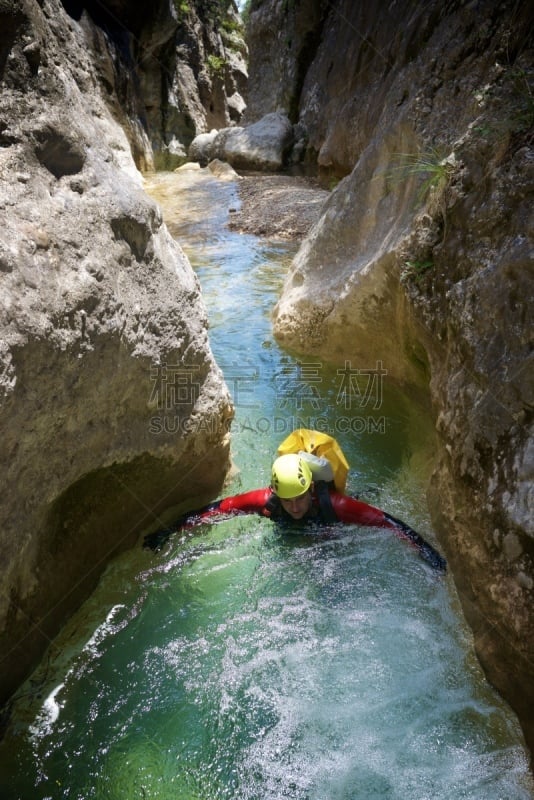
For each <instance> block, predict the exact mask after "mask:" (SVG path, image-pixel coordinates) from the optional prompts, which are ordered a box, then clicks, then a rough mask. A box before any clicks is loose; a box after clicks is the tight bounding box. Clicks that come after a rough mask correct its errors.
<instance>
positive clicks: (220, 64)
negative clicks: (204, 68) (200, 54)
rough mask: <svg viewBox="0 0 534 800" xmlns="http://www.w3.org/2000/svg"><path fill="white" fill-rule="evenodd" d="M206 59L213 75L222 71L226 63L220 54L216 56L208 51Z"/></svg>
mask: <svg viewBox="0 0 534 800" xmlns="http://www.w3.org/2000/svg"><path fill="white" fill-rule="evenodd" d="M206 60H207V62H208V67H209V69H210V71H211V72H212V73H213V74H214V75H219V74H220V73H222V72H223V70H224V67H225V65H226V60H225V59H224V58H223V57H222V56H216V55H214V54H213V53H210V54H209V56H208V58H207V59H206Z"/></svg>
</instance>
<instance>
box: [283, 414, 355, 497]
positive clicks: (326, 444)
mask: <svg viewBox="0 0 534 800" xmlns="http://www.w3.org/2000/svg"><path fill="white" fill-rule="evenodd" d="M299 452H300V453H310V455H312V456H317V457H318V458H326V459H327V460H328V461H329V463H330V466H331V467H332V472H333V481H334V485H335V487H336V490H337V491H338V492H341V493H343V492H344V491H345V486H346V483H347V474H348V471H349V464H348V461H347V459H346V458H345V456H344V454H343V450H342V449H341V447H340V446H339V444H338V443H337V441H336V440H335V439H334V438H333V437H332V436H329V435H328V434H327V433H321V431H312V430H309V429H308V428H298V429H297V430H295V431H293V433H290V434H289V436H288V437H287V439H284V441H283V442H282V444H281V445H279V447H278V455H279V456H284V455H286V454H287V453H299ZM310 466H311V468H312V472H313V471H314V469H313V464H310ZM314 477H315V476H314Z"/></svg>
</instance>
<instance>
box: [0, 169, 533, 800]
mask: <svg viewBox="0 0 534 800" xmlns="http://www.w3.org/2000/svg"><path fill="white" fill-rule="evenodd" d="M147 189H148V190H149V192H150V193H151V194H152V195H153V196H154V197H156V198H157V199H158V201H159V202H160V204H161V206H162V209H163V213H164V217H165V219H166V221H167V224H168V225H169V228H170V230H171V232H172V233H173V235H174V236H175V237H176V238H177V239H178V240H179V241H180V243H181V244H182V246H183V248H184V250H185V251H186V252H187V254H188V256H189V258H190V260H191V262H192V264H193V266H194V268H195V269H196V271H197V273H198V275H199V279H200V282H201V285H202V289H203V294H204V297H205V302H206V304H207V307H208V310H209V317H210V340H211V344H212V348H213V351H214V354H215V357H216V358H217V361H218V363H219V364H220V365H221V367H222V369H223V371H224V373H225V377H226V380H227V383H228V386H229V388H230V390H231V392H232V395H233V397H234V402H235V406H236V418H235V421H234V423H233V426H232V452H233V459H234V462H235V465H236V472H235V475H234V476H233V478H232V480H231V482H230V484H229V486H228V494H233V493H236V492H238V491H245V490H248V489H252V488H255V487H258V486H264V485H266V484H267V483H268V481H269V470H270V464H271V461H272V458H273V454H274V453H275V450H276V447H277V445H278V444H279V442H280V441H281V440H282V439H284V438H285V436H287V435H288V433H290V431H291V430H292V429H293V428H294V427H319V428H321V429H323V430H325V431H327V432H330V433H333V434H334V435H335V436H336V438H337V439H338V441H339V442H340V444H341V446H342V448H343V450H344V452H345V454H346V455H347V457H348V460H349V463H350V465H351V470H350V473H349V478H348V491H349V492H350V493H354V494H358V495H359V496H360V497H362V499H364V500H366V501H367V502H370V503H372V504H374V505H378V506H380V507H381V508H384V509H385V510H386V511H389V512H390V513H392V514H394V515H395V516H397V517H400V518H402V519H404V520H406V521H407V522H409V523H410V524H411V525H413V526H414V527H415V528H416V529H417V530H420V532H421V533H422V534H423V535H424V536H425V537H426V538H428V539H429V541H431V542H432V544H434V545H435V546H437V547H438V548H439V542H437V540H436V538H435V536H434V533H433V531H432V527H431V524H430V520H429V516H428V510H427V507H426V504H425V500H424V487H425V481H426V479H427V477H428V471H429V469H430V468H431V456H432V439H433V434H432V426H431V423H430V418H429V417H427V416H425V414H424V413H422V412H421V409H420V408H415V407H414V406H413V403H412V402H411V401H410V399H409V398H407V397H405V396H404V395H402V394H401V393H400V392H399V390H398V389H397V388H396V387H395V386H394V385H392V384H391V382H390V381H389V380H388V372H387V364H381V363H378V364H377V363H373V364H371V363H369V364H350V363H349V364H345V365H344V366H343V367H340V366H337V367H336V366H332V365H328V364H324V363H322V362H320V361H319V360H317V359H316V358H313V357H296V356H293V355H291V354H289V353H286V352H284V351H282V350H281V349H280V348H279V347H278V346H277V344H276V342H275V341H274V339H273V337H272V333H271V326H270V317H269V315H270V309H271V308H272V306H273V304H274V302H275V300H276V297H277V296H278V294H279V292H280V289H281V285H282V282H283V278H284V274H285V272H286V271H287V267H288V264H289V261H290V259H291V257H292V255H293V254H294V251H295V245H294V244H293V243H285V242H273V241H267V240H261V239H258V238H256V237H254V236H250V235H240V234H238V233H233V232H231V231H229V230H228V227H227V222H228V217H229V214H230V213H231V211H230V209H232V208H235V207H236V205H237V203H238V197H237V192H236V186H235V185H234V184H233V183H228V182H222V181H218V180H216V179H214V178H211V177H209V176H207V175H206V174H205V173H204V172H202V173H201V174H197V175H194V174H186V175H181V176H180V175H173V174H160V175H157V176H154V177H152V178H150V179H148V182H147ZM53 652H54V653H55V654H57V655H54V657H52V655H51V654H49V656H48V657H47V658H45V659H44V660H43V663H42V664H41V666H40V667H39V669H38V670H37V671H36V673H35V674H34V675H33V676H32V678H31V680H30V681H28V682H27V683H26V684H25V686H24V687H22V689H21V691H20V693H19V697H18V701H17V703H16V705H15V709H14V714H13V720H12V723H11V726H10V729H9V731H8V735H7V736H6V737H5V739H4V741H3V742H2V744H1V745H0V796H1V797H2V799H3V800H15V798H20V800H45V798H51V799H53V800H56V798H69V800H73V799H74V798H75V799H76V800H89V799H90V798H98V799H99V800H100V799H102V800H103V799H104V798H106V800H115V798H116V800H134V798H154V800H156V799H157V800H163V799H164V798H165V800H171V799H172V800H224V799H225V798H228V800H230V798H231V799H232V800H282V798H288V800H289V799H290V800H460V798H465V799H466V800H532V798H534V789H533V784H532V779H531V775H530V773H529V771H528V754H527V752H526V749H525V746H524V742H523V738H522V735H521V730H520V727H519V724H518V721H517V719H516V717H515V715H514V714H513V713H512V711H511V710H510V708H509V707H508V706H507V704H506V703H505V702H504V701H503V700H502V699H501V698H500V697H499V695H498V694H497V693H496V692H495V691H494V690H493V689H492V688H491V687H490V686H489V685H488V683H487V682H486V680H485V678H484V675H483V673H482V671H481V668H480V666H479V664H478V662H477V659H476V657H475V655H474V650H473V642H472V637H471V634H470V631H469V629H468V627H467V625H466V623H465V620H464V619H463V616H462V613H461V608H460V604H459V601H458V598H457V595H456V592H455V589H454V584H453V581H452V578H451V576H450V575H445V576H443V575H440V574H437V573H435V572H434V571H433V570H432V569H431V568H430V567H429V566H428V565H427V564H426V563H424V562H423V561H422V560H421V559H420V558H419V557H418V555H417V553H416V552H415V551H414V550H413V549H412V548H410V547H409V546H408V545H407V543H406V542H404V541H401V540H399V539H398V538H397V537H395V536H394V535H393V534H391V532H388V531H383V530H377V529H371V528H358V527H356V526H354V527H351V526H343V527H339V526H334V527H333V528H331V529H329V530H328V531H326V532H323V533H321V532H319V531H311V532H308V533H306V534H304V533H303V534H302V535H295V534H293V535H291V534H281V533H280V532H279V531H278V530H277V529H276V527H275V526H274V525H273V524H272V523H271V522H270V521H269V520H266V519H261V518H259V517H239V518H234V519H230V520H225V521H220V522H217V523H216V524H211V525H202V526H200V527H199V528H197V529H195V530H194V531H193V532H188V533H182V534H180V533H178V534H176V535H175V536H174V537H172V538H171V539H170V540H169V542H168V544H167V545H166V546H165V547H164V548H163V550H162V551H160V552H159V553H153V552H151V551H150V550H146V549H143V548H142V547H141V546H139V547H138V548H137V549H134V550H132V551H131V552H129V553H126V554H124V555H122V556H121V557H120V558H118V559H116V560H115V561H114V562H113V563H112V564H110V565H109V567H108V569H107V570H106V572H105V574H104V576H103V578H102V580H101V581H100V584H99V586H98V588H97V590H96V591H95V592H94V594H93V595H92V597H91V598H90V599H89V600H88V601H87V602H86V603H85V604H84V606H83V608H82V609H81V610H80V611H79V613H77V614H76V615H75V616H74V617H73V619H72V620H71V621H70V623H69V624H68V625H67V626H66V628H65V629H64V630H63V631H62V633H61V634H60V635H59V637H58V639H57V641H56V643H55V647H54V651H53Z"/></svg>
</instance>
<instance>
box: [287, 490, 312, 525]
mask: <svg viewBox="0 0 534 800" xmlns="http://www.w3.org/2000/svg"><path fill="white" fill-rule="evenodd" d="M280 502H281V503H282V508H283V509H284V511H287V513H288V514H289V515H290V516H291V517H293V519H302V517H304V516H305V514H307V512H308V511H309V510H310V507H311V504H312V496H311V492H309V491H308V492H305V494H301V495H300V496H299V497H291V498H290V499H289V500H282V498H280Z"/></svg>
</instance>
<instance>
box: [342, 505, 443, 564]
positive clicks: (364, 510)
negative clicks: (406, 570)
mask: <svg viewBox="0 0 534 800" xmlns="http://www.w3.org/2000/svg"><path fill="white" fill-rule="evenodd" d="M330 500H331V503H332V507H333V509H334V511H335V513H336V516H337V518H338V519H339V521H340V522H352V523H355V524H357V525H374V526H377V527H380V528H390V529H391V530H392V531H394V532H395V533H396V534H397V536H400V537H401V538H403V539H407V540H408V541H409V542H410V543H411V544H412V545H413V547H415V548H416V549H417V550H418V552H419V555H420V556H421V558H423V559H424V560H425V561H427V562H428V563H429V564H430V565H431V566H432V567H433V568H434V569H436V570H439V571H440V572H446V570H447V562H446V560H445V559H444V558H443V556H442V555H440V553H438V551H437V550H436V549H435V548H434V547H432V545H430V544H429V543H428V542H427V541H425V539H423V537H422V536H421V535H420V534H419V533H417V532H416V531H414V529H413V528H411V527H410V526H409V525H407V524H406V523H405V522H403V521H402V520H400V519H396V517H392V516H391V514H386V512H384V511H381V509H379V508H375V507H374V506H370V505H367V503H363V502H362V501H361V500H356V499H355V498H354V497H349V496H348V495H343V494H339V493H338V492H331V493H330Z"/></svg>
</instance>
